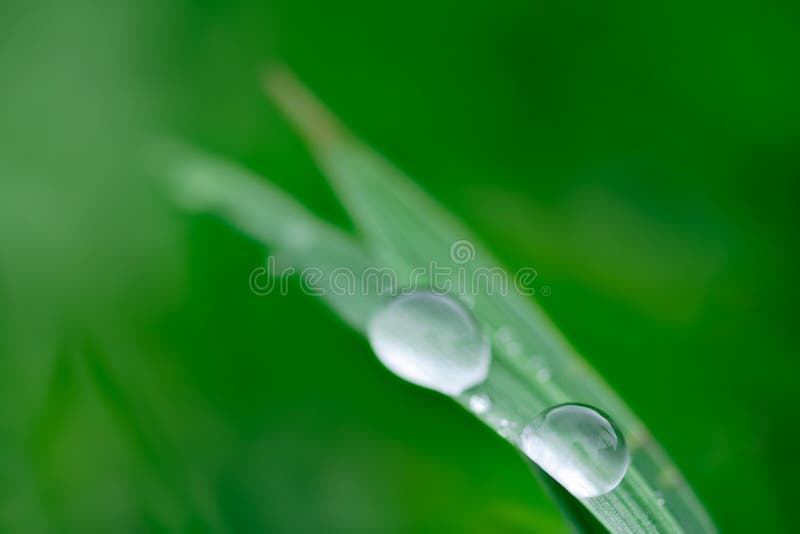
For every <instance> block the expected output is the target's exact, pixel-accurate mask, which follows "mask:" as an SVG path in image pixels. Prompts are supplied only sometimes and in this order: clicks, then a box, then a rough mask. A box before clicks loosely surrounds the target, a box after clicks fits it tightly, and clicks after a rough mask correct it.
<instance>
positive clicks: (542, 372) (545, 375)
mask: <svg viewBox="0 0 800 534" xmlns="http://www.w3.org/2000/svg"><path fill="white" fill-rule="evenodd" d="M551 377H552V374H551V373H550V369H546V368H542V369H539V370H538V371H536V380H538V381H539V382H547V381H549V380H550V378H551Z"/></svg>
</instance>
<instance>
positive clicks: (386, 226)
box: [265, 68, 715, 532]
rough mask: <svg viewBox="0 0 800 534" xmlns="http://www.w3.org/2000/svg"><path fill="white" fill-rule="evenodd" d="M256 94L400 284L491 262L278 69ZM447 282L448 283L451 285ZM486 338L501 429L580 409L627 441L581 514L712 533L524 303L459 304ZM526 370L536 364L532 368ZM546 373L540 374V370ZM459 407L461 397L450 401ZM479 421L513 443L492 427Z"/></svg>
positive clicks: (597, 385) (675, 481)
mask: <svg viewBox="0 0 800 534" xmlns="http://www.w3.org/2000/svg"><path fill="white" fill-rule="evenodd" d="M265 87H266V89H267V91H268V93H269V94H270V95H271V96H272V97H273V99H274V100H275V101H276V102H277V104H278V105H279V106H280V107H281V108H282V109H283V110H284V112H285V113H286V115H287V116H288V117H289V118H290V120H291V121H292V122H293V123H294V124H295V126H296V127H297V128H298V130H299V131H300V133H301V134H302V135H303V137H304V138H305V139H306V140H307V142H308V143H309V145H310V147H311V150H312V152H313V155H314V157H315V158H316V159H317V161H318V163H319V165H320V167H321V168H322V169H323V171H324V172H325V173H326V175H327V177H328V178H329V179H330V181H331V183H332V185H333V186H334V189H335V190H336V191H337V193H338V195H339V197H340V199H341V200H342V202H343V204H344V205H345V207H346V208H347V210H348V212H349V213H350V215H351V216H352V218H353V219H354V222H355V224H356V227H357V228H358V230H359V231H360V233H361V234H362V235H363V237H364V239H365V241H366V243H367V246H368V247H369V249H370V250H371V251H372V252H373V253H374V255H375V256H376V257H379V258H381V259H382V260H384V261H386V262H387V263H388V264H389V265H391V266H392V267H393V268H395V269H397V270H398V271H399V272H400V273H401V276H404V277H406V278H407V277H409V276H410V275H411V273H412V269H414V267H416V266H425V265H428V264H429V263H430V262H431V261H435V262H437V263H438V264H439V265H441V266H447V267H450V268H451V269H453V271H454V272H455V271H457V270H458V269H459V268H461V269H466V271H467V272H466V276H467V278H468V279H470V280H472V279H474V276H475V274H476V273H477V272H479V270H484V271H483V272H494V271H492V270H493V269H498V268H499V267H498V263H497V262H496V261H495V260H494V259H493V258H492V257H491V256H490V255H489V254H488V253H487V252H486V250H485V248H484V247H483V246H481V245H480V244H478V242H477V240H475V239H474V237H473V236H471V234H470V233H469V232H468V231H467V229H466V228H465V227H463V225H461V224H460V223H459V222H458V221H457V220H456V219H455V218H454V217H453V216H451V215H450V214H449V213H448V212H447V211H446V210H445V209H444V208H442V207H441V206H440V205H439V204H438V203H437V202H436V201H435V200H433V199H432V198H431V197H430V196H429V195H427V194H426V193H425V192H424V191H423V190H421V189H420V188H419V187H417V186H416V185H415V184H414V183H413V181H411V180H410V179H408V178H407V177H406V176H404V175H403V174H402V173H401V172H400V171H398V170H397V169H396V168H395V167H393V166H392V165H391V164H390V163H388V162H387V161H385V160H384V159H383V158H382V157H381V156H380V155H378V154H377V153H375V152H374V151H372V150H370V149H369V148H367V147H366V146H364V145H363V144H362V143H360V142H359V141H358V140H356V139H355V138H354V137H352V136H351V135H350V134H349V133H348V132H347V131H346V130H345V129H344V128H343V127H342V126H341V125H340V124H339V123H338V121H337V120H336V119H335V118H333V117H332V116H331V115H330V114H329V113H328V112H327V111H326V110H325V109H324V108H323V106H322V105H321V104H319V103H318V102H317V101H316V99H315V98H314V97H313V96H312V95H311V94H310V93H309V92H308V91H306V90H305V89H304V88H303V87H302V85H301V84H300V83H299V82H297V81H296V80H295V79H294V78H293V77H292V75H291V74H290V73H288V72H287V71H286V70H284V69H281V68H277V69H275V70H273V71H271V72H270V73H269V74H268V76H267V77H266V81H265ZM465 242H468V243H469V244H470V246H474V249H473V250H474V252H475V254H474V258H473V259H472V260H471V261H469V262H468V263H462V262H461V261H455V260H458V258H455V259H454V258H453V257H451V256H452V254H451V246H453V244H454V243H465ZM453 282H456V280H453ZM468 304H469V305H470V306H471V307H472V311H473V313H474V315H475V317H476V318H477V320H478V321H479V322H480V323H481V324H482V325H483V326H484V327H485V328H486V330H487V331H488V332H489V333H490V334H491V335H492V340H493V355H494V359H493V363H492V369H491V372H490V375H489V377H488V379H487V381H486V383H485V384H483V385H482V386H481V387H482V388H483V389H484V390H485V391H486V392H487V393H488V394H490V395H491V396H492V397H493V399H494V402H495V404H499V405H502V406H503V407H505V408H506V409H507V411H508V420H512V421H529V420H530V419H532V418H533V417H534V415H536V413H538V412H539V411H540V410H542V409H544V408H546V407H548V406H551V405H554V404H558V403H562V402H567V401H572V402H585V403H589V404H592V405H595V406H598V407H599V408H601V409H603V410H604V411H606V412H608V413H611V414H612V415H613V416H614V417H615V418H616V420H617V422H618V423H619V424H620V426H621V427H622V429H623V431H624V432H625V435H626V437H627V440H628V443H629V446H630V449H631V453H632V462H631V466H630V468H629V470H628V473H627V474H626V476H625V478H624V479H623V481H622V483H621V484H620V485H619V486H618V487H617V488H616V489H615V490H613V491H612V492H610V493H609V494H607V495H604V496H602V497H598V498H592V499H583V500H582V503H583V505H584V506H585V507H586V508H587V509H588V510H590V511H591V512H592V513H593V514H594V515H595V516H596V517H597V518H598V519H599V520H600V521H601V522H602V523H603V525H604V526H605V527H606V528H608V529H609V530H611V531H613V532H713V531H714V530H715V529H714V526H713V524H712V522H711V521H710V519H709V517H708V515H707V514H706V512H705V510H704V509H703V507H702V505H701V504H700V503H699V501H698V500H697V498H696V497H695V495H694V494H693V492H692V490H691V489H690V488H689V486H688V485H687V484H686V482H685V481H684V479H683V478H682V476H681V475H680V473H679V471H678V470H677V468H676V467H675V466H674V465H673V464H672V462H671V461H670V460H669V459H668V458H667V456H666V455H665V454H664V452H663V451H662V450H661V448H660V447H659V446H658V444H657V443H656V442H655V441H654V439H653V438H652V436H651V435H650V434H649V433H648V432H647V430H646V429H645V427H644V425H643V424H642V423H641V422H640V421H639V420H638V419H637V418H636V416H635V415H634V414H633V412H632V411H631V410H630V409H629V408H628V407H627V406H626V405H625V404H624V403H623V402H622V401H621V399H620V398H619V397H618V396H617V395H616V394H615V393H614V392H613V390H611V389H610V388H609V387H608V386H607V385H606V384H605V383H604V382H603V381H602V379H601V378H600V377H599V376H598V375H597V374H596V373H595V372H594V371H593V370H592V369H591V368H590V367H589V366H588V365H587V363H586V362H585V361H584V360H583V359H582V358H581V357H580V356H579V355H577V354H576V352H575V351H574V350H573V349H572V348H571V347H570V345H569V343H568V342H567V341H566V339H565V338H564V336H563V335H561V334H560V333H559V332H558V330H557V329H556V328H555V327H554V325H553V324H552V323H551V322H550V321H549V319H548V318H547V317H546V316H545V314H544V313H543V312H542V311H541V309H540V308H539V307H538V306H537V305H536V303H535V302H534V301H533V299H531V298H529V297H525V296H523V295H522V294H519V293H517V292H515V291H513V290H512V291H508V292H507V294H505V295H500V294H497V293H495V294H486V293H484V292H480V293H478V294H476V295H474V302H468ZM532 362H535V364H533V363H532ZM542 370H545V371H546V372H545V374H542V373H541V371H542ZM457 400H458V401H459V402H461V403H462V404H463V405H464V406H465V407H468V399H467V398H459V399H457ZM484 420H485V422H486V423H487V424H488V425H489V426H491V427H493V428H494V429H495V430H497V431H498V432H499V433H501V434H503V435H504V436H505V437H507V439H509V440H510V441H512V442H514V443H515V444H516V440H517V438H516V437H515V435H514V433H513V432H509V431H508V429H505V428H502V427H501V426H500V422H499V420H498V419H496V418H494V419H491V418H485V419H484Z"/></svg>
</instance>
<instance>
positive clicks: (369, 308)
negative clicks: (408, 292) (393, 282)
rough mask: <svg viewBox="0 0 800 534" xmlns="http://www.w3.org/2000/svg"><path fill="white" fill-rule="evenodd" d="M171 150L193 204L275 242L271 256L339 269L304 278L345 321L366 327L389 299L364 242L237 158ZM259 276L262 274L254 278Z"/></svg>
mask: <svg viewBox="0 0 800 534" xmlns="http://www.w3.org/2000/svg"><path fill="white" fill-rule="evenodd" d="M167 154H168V155H167V158H168V159H169V161H170V162H171V170H170V176H171V177H172V186H173V187H174V189H175V192H176V194H177V195H178V197H179V198H180V199H181V200H182V201H183V202H184V203H185V204H187V205H188V206H190V207H192V208H194V209H198V210H207V211H211V212H214V213H217V214H218V215H220V216H222V217H223V218H224V219H225V220H227V221H228V222H229V223H230V224H231V225H232V226H234V227H236V228H237V229H238V230H240V231H243V232H244V233H246V234H248V235H250V236H251V237H253V238H254V239H256V240H258V241H261V242H262V243H264V244H266V245H267V246H269V247H272V249H273V250H272V253H273V255H274V256H275V257H277V258H279V259H280V260H281V261H282V263H284V264H287V265H291V266H293V267H298V269H300V271H299V272H295V273H294V274H299V275H300V276H301V277H303V276H304V274H305V275H308V274H309V273H313V272H324V273H333V272H335V271H336V270H337V269H340V271H339V272H340V273H341V276H340V277H338V278H337V277H336V276H325V277H321V278H319V279H316V278H317V277H316V276H315V275H313V274H312V276H315V281H309V280H306V281H307V282H308V284H309V286H311V287H309V286H306V287H305V289H307V290H308V291H309V292H310V293H311V294H315V295H319V296H323V298H324V299H325V301H326V302H327V304H328V305H329V306H330V307H331V308H332V309H333V310H334V311H335V312H336V313H337V314H338V315H339V317H341V318H342V320H344V321H345V322H346V323H347V324H349V325H350V326H351V327H353V328H354V329H356V330H359V331H362V332H363V331H364V325H366V323H367V321H368V320H369V318H370V317H371V316H372V314H373V313H374V312H375V310H377V309H379V307H380V306H382V305H383V303H384V302H385V299H386V298H388V291H389V290H390V288H379V287H377V286H376V284H377V283H379V281H380V279H379V278H378V277H377V276H376V277H370V276H365V273H369V272H370V271H372V270H375V269H376V265H377V262H376V260H375V258H374V257H372V256H371V255H370V254H369V253H368V252H367V251H366V250H365V249H364V248H363V247H362V246H361V245H359V244H358V243H357V242H356V241H355V240H354V239H352V238H351V237H349V236H348V235H347V234H345V233H344V232H343V231H341V230H339V229H338V228H336V227H334V226H332V225H330V224H328V223H326V222H324V221H322V220H320V219H319V218H317V217H315V216H314V215H313V214H311V213H310V212H309V211H308V210H306V209H305V208H304V207H303V206H302V205H300V204H299V203H298V202H297V201H295V200H294V199H293V198H291V197H290V196H289V195H287V194H286V193H284V192H283V191H281V190H280V189H278V188H277V187H275V186H274V185H272V184H271V183H269V182H266V181H264V180H263V179H261V178H259V177H257V176H255V175H253V174H252V173H249V172H247V171H246V170H244V169H242V168H240V167H237V166H236V165H233V164H230V163H227V162H225V161H223V160H220V159H216V158H212V157H209V156H206V155H204V154H202V153H200V152H198V151H194V150H191V149H188V148H185V147H179V146H176V145H172V147H171V148H170V150H169V151H168V152H167ZM309 269H313V270H314V271H310V270H309ZM263 275H264V276H281V273H280V272H278V273H275V272H264V273H263ZM362 280H368V281H369V282H370V283H371V284H372V286H371V290H370V291H361V289H362V288H359V287H355V284H356V283H357V282H359V281H362ZM253 282H257V281H255V280H253V278H252V277H251V283H253ZM337 282H338V283H337ZM357 293H358V295H357V296H356V294H357Z"/></svg>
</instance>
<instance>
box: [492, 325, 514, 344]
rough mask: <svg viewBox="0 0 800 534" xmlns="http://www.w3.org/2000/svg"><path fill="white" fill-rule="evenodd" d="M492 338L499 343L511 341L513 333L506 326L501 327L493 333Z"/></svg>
mask: <svg viewBox="0 0 800 534" xmlns="http://www.w3.org/2000/svg"><path fill="white" fill-rule="evenodd" d="M494 337H495V339H496V340H497V341H500V342H506V341H511V340H512V339H513V337H514V332H513V331H512V330H511V327H510V326H508V325H506V326H501V327H500V328H498V329H497V332H495V334H494Z"/></svg>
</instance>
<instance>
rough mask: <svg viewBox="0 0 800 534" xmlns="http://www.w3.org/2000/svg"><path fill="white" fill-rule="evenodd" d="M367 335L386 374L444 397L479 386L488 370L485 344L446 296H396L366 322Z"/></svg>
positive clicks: (468, 318) (469, 317)
mask: <svg viewBox="0 0 800 534" xmlns="http://www.w3.org/2000/svg"><path fill="white" fill-rule="evenodd" d="M367 334H368V337H369V342H370V344H371V345H372V349H373V350H374V351H375V354H377V356H378V359H380V361H381V362H382V363H383V364H384V365H385V366H386V367H387V368H388V369H389V370H390V371H392V372H393V373H395V374H396V375H398V376H400V377H401V378H404V379H406V380H408V381H409V382H413V383H414V384H417V385H419V386H423V387H426V388H430V389H433V390H436V391H439V392H441V393H444V394H446V395H458V394H459V393H461V392H463V391H464V390H465V389H468V388H470V387H472V386H475V385H477V384H479V383H481V382H483V381H484V380H485V379H486V375H487V373H488V371H489V360H490V359H491V351H490V348H489V342H488V340H487V339H486V338H485V336H484V335H483V333H482V332H481V330H480V328H479V327H478V324H477V323H476V322H475V320H474V319H473V318H472V315H470V313H469V312H468V311H467V310H466V309H465V308H464V307H463V306H462V305H461V304H460V303H459V302H458V301H457V300H454V299H452V298H450V297H447V296H443V295H436V294H434V293H429V292H417V293H414V294H412V295H404V296H400V297H397V298H395V299H394V300H392V301H391V302H390V303H389V304H388V305H387V306H386V307H385V308H383V309H382V310H381V311H379V312H378V313H377V314H376V315H375V316H374V317H373V318H372V321H370V324H369V327H368V333H367Z"/></svg>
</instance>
